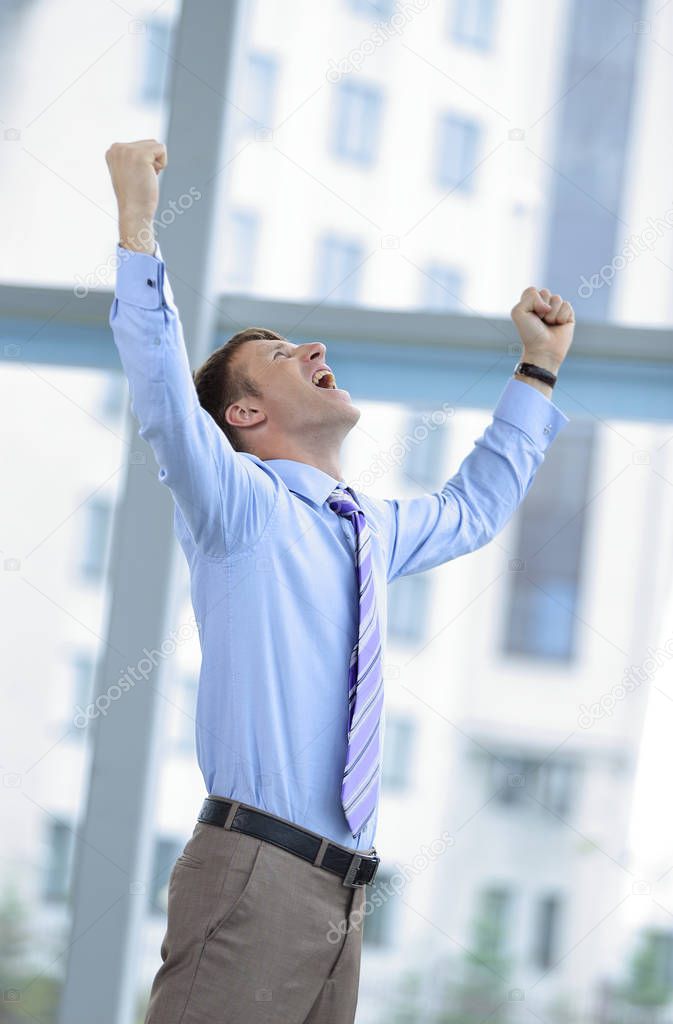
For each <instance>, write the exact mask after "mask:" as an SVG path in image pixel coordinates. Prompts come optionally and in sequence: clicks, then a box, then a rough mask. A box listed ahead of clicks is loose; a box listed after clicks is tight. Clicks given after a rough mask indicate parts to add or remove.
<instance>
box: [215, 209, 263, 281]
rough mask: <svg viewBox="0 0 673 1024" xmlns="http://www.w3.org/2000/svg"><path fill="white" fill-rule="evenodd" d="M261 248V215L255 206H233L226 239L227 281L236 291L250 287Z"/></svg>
mask: <svg viewBox="0 0 673 1024" xmlns="http://www.w3.org/2000/svg"><path fill="white" fill-rule="evenodd" d="M258 248H259V216H258V215H257V213H256V212H255V211H254V210H232V211H231V212H230V213H229V215H228V217H227V227H226V238H225V241H224V282H225V285H226V287H227V288H230V289H232V290H235V291H250V289H251V288H252V287H253V283H254V280H255V267H256V261H257V251H258Z"/></svg>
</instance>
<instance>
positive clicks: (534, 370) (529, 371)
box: [514, 363, 558, 388]
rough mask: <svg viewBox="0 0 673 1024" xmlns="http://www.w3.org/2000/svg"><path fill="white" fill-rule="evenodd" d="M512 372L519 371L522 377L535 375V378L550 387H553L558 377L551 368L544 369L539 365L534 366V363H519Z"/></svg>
mask: <svg viewBox="0 0 673 1024" xmlns="http://www.w3.org/2000/svg"><path fill="white" fill-rule="evenodd" d="M514 372H515V373H521V374H523V376H524V377H535V379H536V380H541V381H542V382H543V384H548V385H549V387H550V388H553V387H554V384H556V381H557V380H558V377H557V376H556V375H555V374H553V373H552V372H551V370H545V369H543V368H542V367H541V366H536V365H535V363H519V365H518V366H517V367H516V369H515V371H514Z"/></svg>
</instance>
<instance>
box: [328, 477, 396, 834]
mask: <svg viewBox="0 0 673 1024" xmlns="http://www.w3.org/2000/svg"><path fill="white" fill-rule="evenodd" d="M327 500H328V503H329V507H330V508H331V509H332V511H333V512H336V513H337V515H340V516H344V517H345V518H347V519H350V521H351V522H352V524H353V527H354V529H355V542H356V543H355V546H356V564H357V578H358V584H359V593H360V599H359V602H360V615H359V628H358V639H357V642H356V644H355V647H354V648H353V653H352V654H351V660H350V667H349V673H348V751H347V755H346V765H345V768H344V775H343V783H342V786H341V802H342V804H343V808H344V814H345V816H346V821H347V822H348V825H349V828H350V830H351V833H352V835H353V838H354V839H355V838H357V836H358V834H359V833H360V832H361V831H362V829H363V828H364V827H365V825H366V824H367V822H368V821H369V819H370V818H371V816H372V815H373V813H374V811H375V810H376V805H377V801H378V796H379V788H380V765H381V734H380V726H381V712H382V709H383V667H382V664H381V632H380V629H379V620H378V613H377V610H376V595H375V592H374V576H373V573H372V556H371V536H370V533H369V527H368V526H367V521H366V519H365V514H364V512H363V511H362V509H361V508H360V506H359V504H358V503H357V501H356V499H355V496H354V494H353V492H352V491H351V490H350V489H346V490H344V489H343V488H341V487H337V488H336V489H335V490H334V491H332V493H331V494H330V495H329V498H328V499H327Z"/></svg>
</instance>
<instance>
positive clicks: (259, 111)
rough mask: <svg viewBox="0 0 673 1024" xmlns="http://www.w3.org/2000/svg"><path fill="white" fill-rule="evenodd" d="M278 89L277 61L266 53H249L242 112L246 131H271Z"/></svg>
mask: <svg viewBox="0 0 673 1024" xmlns="http://www.w3.org/2000/svg"><path fill="white" fill-rule="evenodd" d="M277 89H278V61H277V60H276V58H275V57H272V56H271V55H270V54H267V53H251V54H250V56H249V57H248V67H247V75H246V79H245V88H244V99H243V112H244V114H247V118H244V120H245V122H246V124H247V126H248V130H250V131H252V132H253V133H254V132H255V131H259V130H260V129H267V130H268V131H271V130H273V122H274V119H275V105H276V94H277Z"/></svg>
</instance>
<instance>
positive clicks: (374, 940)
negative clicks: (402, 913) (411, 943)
mask: <svg viewBox="0 0 673 1024" xmlns="http://www.w3.org/2000/svg"><path fill="white" fill-rule="evenodd" d="M392 877H393V875H392V872H391V871H387V870H386V869H385V868H383V867H380V868H379V870H378V871H377V873H376V878H375V879H374V881H373V883H372V884H371V885H369V886H367V892H366V894H365V898H366V900H367V903H368V906H367V907H366V910H367V911H368V912H367V913H366V914H365V918H364V921H363V932H362V941H363V943H366V945H368V946H375V947H378V948H381V947H385V946H389V945H391V943H392V939H393V935H394V934H395V917H396V910H397V908H396V906H395V900H396V899H397V897H396V895H395V892H394V891H393V890H391V889H390V887H389V885H388V883H389V882H390V879H391V878H392Z"/></svg>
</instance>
